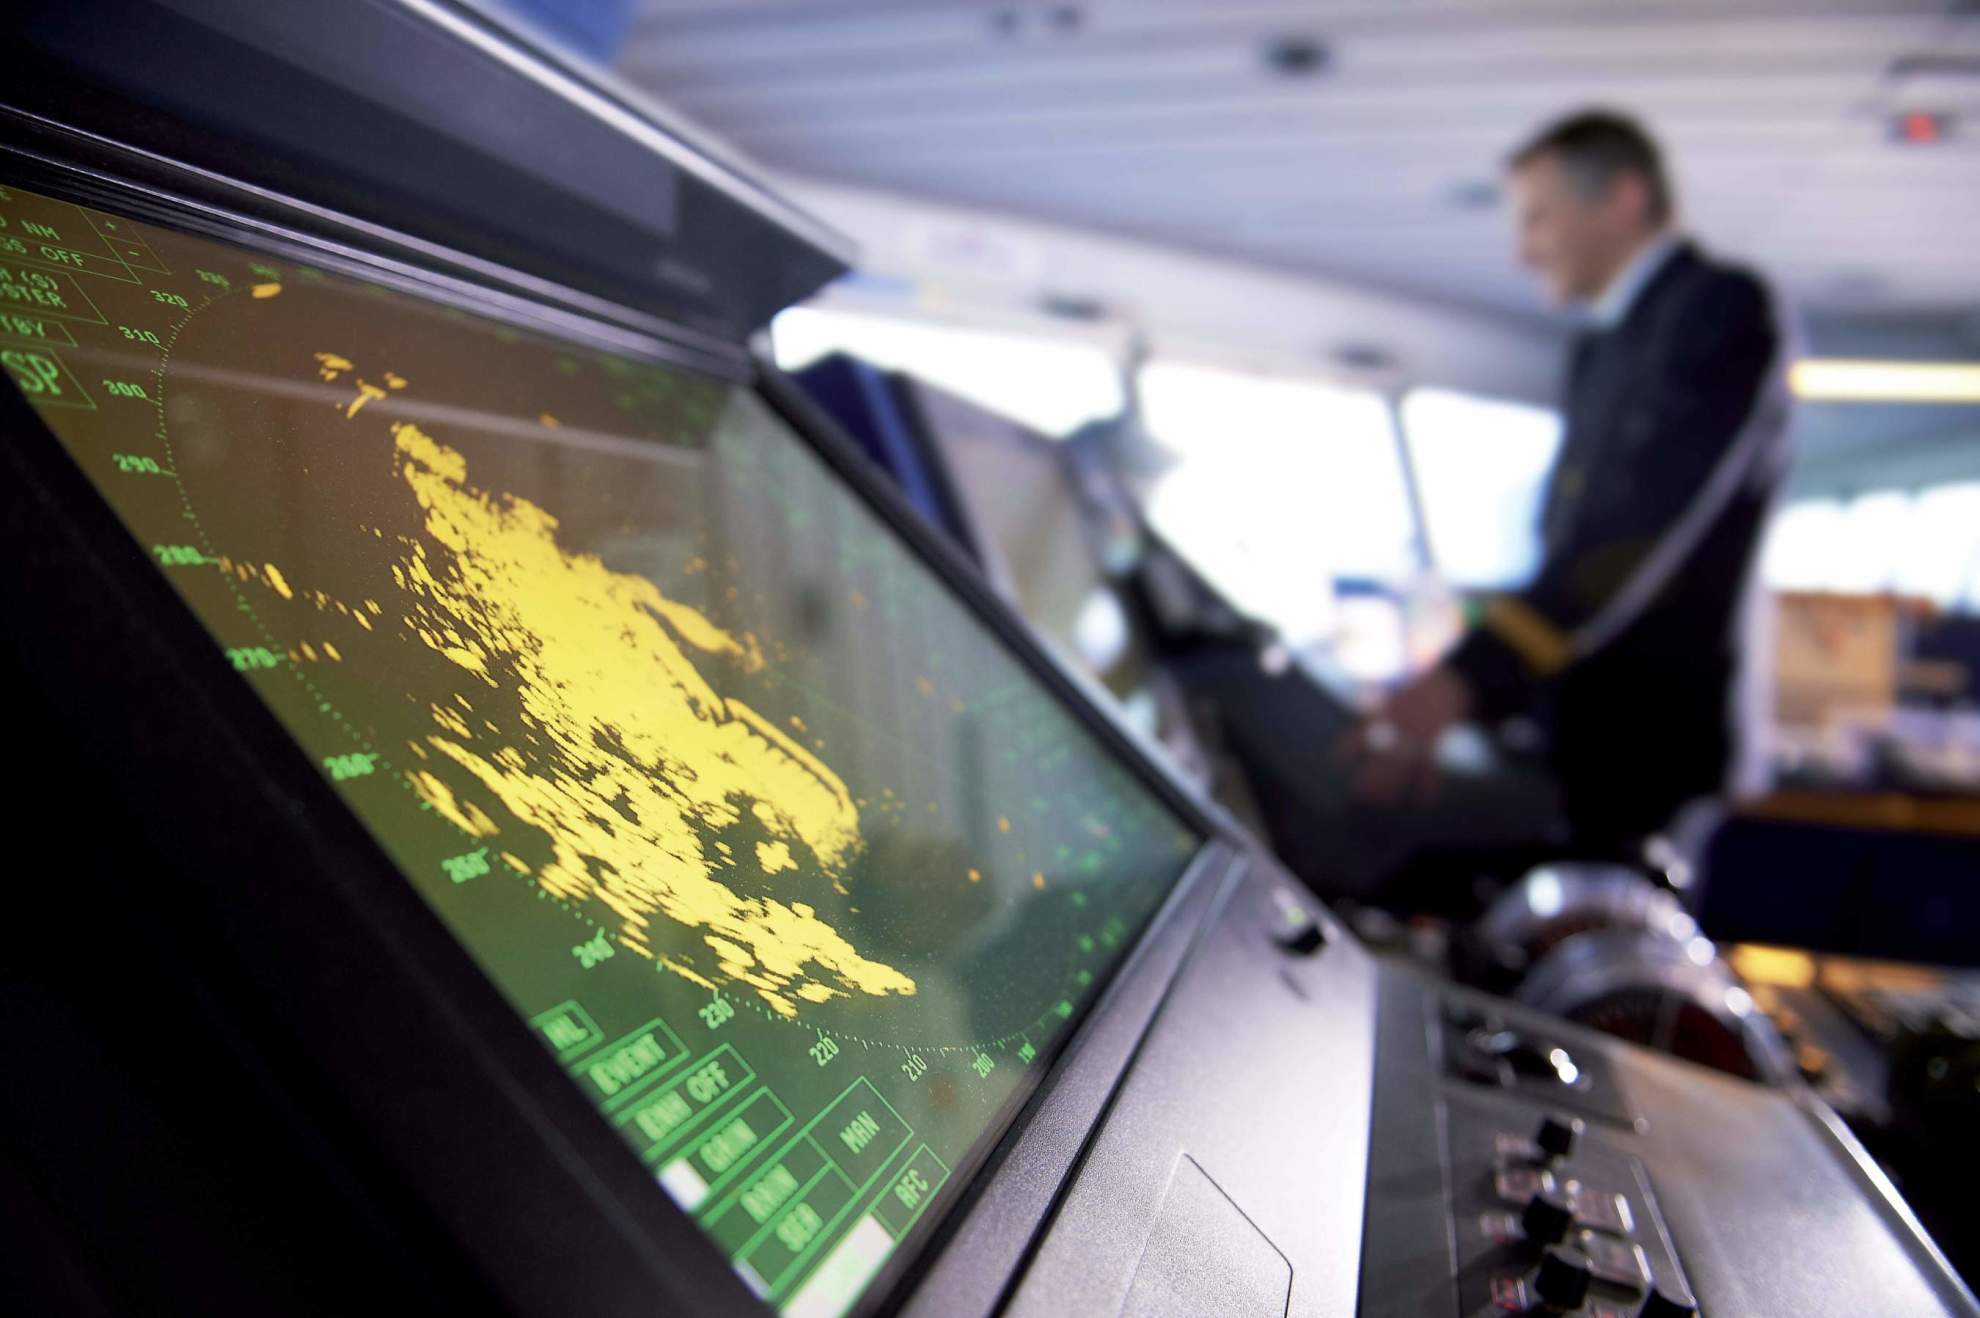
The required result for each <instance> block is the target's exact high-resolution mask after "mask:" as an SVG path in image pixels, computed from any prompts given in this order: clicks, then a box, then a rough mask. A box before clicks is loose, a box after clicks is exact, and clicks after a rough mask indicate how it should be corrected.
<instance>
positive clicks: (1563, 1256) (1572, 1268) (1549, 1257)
mask: <svg viewBox="0 0 1980 1318" xmlns="http://www.w3.org/2000/svg"><path fill="white" fill-rule="evenodd" d="M1591 1280H1593V1274H1592V1273H1590V1271H1589V1269H1588V1260H1587V1259H1585V1258H1583V1257H1582V1255H1581V1251H1580V1250H1577V1249H1569V1248H1568V1247H1567V1246H1565V1245H1550V1246H1548V1247H1547V1252H1546V1253H1545V1254H1542V1255H1541V1256H1540V1266H1539V1267H1538V1268H1536V1269H1535V1270H1534V1273H1533V1294H1534V1295H1535V1296H1536V1297H1537V1298H1538V1299H1539V1301H1540V1304H1541V1306H1542V1307H1543V1308H1545V1309H1547V1310H1550V1311H1552V1312H1555V1313H1567V1312H1569V1311H1571V1310H1574V1309H1579V1308H1580V1307H1581V1304H1582V1301H1584V1300H1586V1299H1587V1298H1588V1283H1589V1282H1590V1281H1591Z"/></svg>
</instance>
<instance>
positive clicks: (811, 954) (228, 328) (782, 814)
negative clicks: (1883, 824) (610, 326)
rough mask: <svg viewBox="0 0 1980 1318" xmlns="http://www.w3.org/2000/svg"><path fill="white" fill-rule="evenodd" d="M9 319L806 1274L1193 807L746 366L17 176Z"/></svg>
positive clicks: (427, 855)
mask: <svg viewBox="0 0 1980 1318" xmlns="http://www.w3.org/2000/svg"><path fill="white" fill-rule="evenodd" d="M0 363H4V365H5V368H6V371H7V374H8V376H9V378H10V379H11V380H12V382H13V384H14V385H15V386H16V387H17V388H19V390H20V391H21V393H22V394H23V395H24V396H25V397H26V398H27V400H28V401H29V403H31V404H32V405H33V406H34V407H35V408H36V409H37V411H38V412H39V415H40V416H41V417H42V419H43V420H44V422H45V423H46V425H47V427H48V429H49V430H50V431H52V432H53V434H54V435H55V437H56V438H57V440H58V441H59V442H60V443H61V445H62V446H63V447H64V448H65V449H66V450H67V452H68V453H69V454H70V456H71V457H72V458H73V459H74V461H75V462H76V463H77V464H78V465H79V466H80V467H81V469H82V471H83V472H84V473H85V474H86V475H87V477H88V479H89V480H90V481H91V483H92V484H94V485H95V486H96V487H97V488H98V489H99V490H100V491H101V493H102V494H103V496H104V498H105V500H106V501H107V502H108V504H109V506H110V507H111V509H113V510H114V512H115V513H116V515H117V517H118V518H119V519H120V520H121V521H122V522H123V524H124V525H125V526H127V527H128V529H129V530H130V532H131V534H132V535H133V536H134V537H135V538H136V540H137V541H138V543H139V544H140V545H141V546H142V548H143V550H144V552H145V553H146V554H147V555H148V556H149V557H150V559H151V561H152V562H153V563H154V565H155V566H156V569H157V570H158V571H159V572H161V573H163V574H164V575H165V576H166V578H167V579H168V580H169V581H170V583H171V584H172V586H173V587H175V588H176V591H177V593H178V594H179V595H180V596H181V597H182V598H183V599H184V601H185V603H186V604H187V605H188V606H189V607H190V608H191V610H192V611H193V613H194V614H195V615H196V616H197V617H198V618H199V619H200V621H201V622H202V623H203V625H204V627H205V628H206V630H207V631H208V632H209V633H210V634H211V636H212V638H213V643H214V645H213V657H212V662H213V664H214V665H215V667H216V671H222V670H231V671H232V672H233V673H236V674H238V680H240V681H243V682H246V683H247V684H249V686H251V687H252V688H253V690H254V691H255V692H256V693H257V694H258V695H259V696H260V697H261V699H262V700H264V701H265V702H266V703H267V704H268V706H269V707H270V708H272V709H273V711H274V712H275V714H276V715H277V716H278V718H279V719H280V720H281V722H282V723H283V725H284V726H285V727H286V728H287V730H288V732H289V733H290V734H291V735H292V736H293V738H294V740H295V743H296V745H297V747H298V752H299V754H300V755H302V756H304V757H306V762H307V763H308V764H309V765H310V766H313V768H314V769H315V771H317V772H319V773H321V775H322V776H323V777H324V779H326V780H327V782H328V783H329V784H330V785H331V787H332V788H333V789H334V790H335V791H336V792H337V793H338V794H339V795H340V796H341V797H342V799H343V800H344V801H345V802H346V803H347V804H348V805H349V808H350V809H351V810H352V811H353V812H355V814H356V815H357V817H358V818H359V819H360V820H362V822H363V823H364V825H365V826H366V827H367V829H368V830H369V831H370V832H371V833H372V835H373V836H374V837H376V839H377V840H378V842H379V843H380V844H381V846H382V847H383V849H384V851H385V852H386V853H387V854H388V855H389V856H390V857H391V859H392V860H393V862H394V863H395V865H396V866H397V868H398V869H399V870H400V871H401V872H402V873H403V875H404V877H405V879H406V881H407V882H409V883H410V884H412V885H413V887H414V888H415V889H416V890H417V892H418V893H419V894H420V896H421V897H422V899H423V900H424V901H425V902H426V903H427V904H428V905H430V906H431V907H432V909H433V910H434V911H435V912H436V913H437V914H438V915H439V917H440V919H441V921H442V922H443V923H444V925H445V926H446V927H447V928H448V929H449V930H450V931H451V933H452V934H453V936H454V937H456V938H457V939H458V940H459V941H460V942H461V943H462V944H463V945H464V946H465V948H466V949H467V950H468V952H469V953H470V954H471V956H472V957H473V959H474V960H475V961H476V963H477V964H478V965H479V966H480V967H481V968H482V970H483V971H484V972H485V973H486V974H487V975H488V977H489V978H490V979H491V980H492V981H493V982H494V984H495V985H496V986H497V987H498V988H499V989H500V990H501V992H502V993H503V994H504V996H505V997H506V998H507V999H508V1001H509V1002H510V1003H511V1004H512V1005H513V1006H514V1008H515V1010H516V1012H517V1014H518V1016H519V1017H520V1018H521V1019H522V1020H523V1021H524V1022H526V1023H527V1026H528V1028H529V1029H530V1030H531V1031H533V1033H534V1034H535V1035H536V1037H537V1038H538V1039H539V1040H540V1041H541V1044H542V1046H543V1047H544V1048H546V1049H548V1050H550V1052H551V1053H553V1054H554V1056H555V1058H556V1059H557V1061H558V1062H559V1063H561V1064H562V1065H563V1067H564V1068H565V1070H566V1071H567V1072H568V1074H569V1076H570V1079H571V1083H573V1084H575V1085H577V1086H578V1087H579V1088H580V1089H581V1090H582V1091H583V1092H584V1093H585V1094H586V1095H587V1096H588V1097H589V1099H590V1100H591V1102H592V1103H593V1104H594V1105H595V1107H596V1109H597V1111H598V1113H599V1115H600V1119H601V1120H602V1121H604V1122H606V1123H609V1125H610V1126H611V1127H612V1128H613V1129H614V1130H616V1131H617V1132H618V1134H619V1135H620V1136H622V1137H623V1139H624V1140H625V1142H626V1143H627V1144H628V1145H629V1146H630V1147H631V1149H632V1150H633V1152H634V1154H635V1155H636V1156H637V1157H639V1158H640V1159H642V1160H644V1162H645V1164H646V1166H647V1167H648V1168H650V1170H651V1173H652V1175H653V1177H654V1179H655V1181H656V1182H657V1183H658V1185H659V1186H660V1187H662V1188H663V1189H664V1190H665V1192H666V1193H667V1194H669V1195H670V1196H671V1197H672V1198H673V1199H674V1201H675V1202H677V1203H678V1204H679V1205H680V1207H681V1208H682V1209H683V1210H684V1211H685V1212H686V1213H688V1214H689V1215H691V1216H692V1217H693V1219H694V1220H695V1221H696V1222H697V1223H698V1224H699V1225H700V1227H701V1228H702V1229H703V1231H704V1232H705V1233H706V1235H707V1236H708V1238H709V1239H710V1240H711V1241H713V1243H714V1245H715V1246H716V1247H717V1248H719V1249H720V1250H721V1251H722V1252H723V1253H724V1254H725V1255H726V1256H727V1257H728V1258H729V1259H730V1260H731V1262H732V1264H733V1266H734V1267H735V1269H736V1271H737V1272H738V1273H739V1274H740V1275H741V1277H742V1278H743V1280H744V1281H745V1282H746V1283H747V1284H748V1285H749V1286H750V1287H751V1288H752V1289H753V1290H754V1291H755V1292H756V1293H757V1294H758V1295H760V1296H762V1297H763V1298H764V1299H765V1300H766V1301H767V1302H768V1303H769V1304H771V1305H772V1306H774V1307H776V1308H778V1309H780V1310H781V1311H783V1312H785V1313H788V1314H836V1313H840V1312H843V1311H845V1310H846V1309H848V1308H850V1307H852V1306H853V1305H855V1304H856V1303H857V1302H858V1301H859V1299H860V1298H861V1296H862V1294H863V1293H864V1292H865V1291H866V1290H867V1289H868V1287H869V1286H870V1284H871V1282H872V1280H873V1279H874V1277H875V1276H876V1274H877V1273H878V1271H879V1270H880V1268H881V1267H882V1265H883V1264H884V1263H885V1262H886V1260H887V1258H888V1257H889V1255H891V1254H892V1253H894V1252H895V1250H896V1247H897V1245H898V1244H899V1242H901V1241H902V1240H903V1238H905V1237H907V1236H908V1235H909V1233H910V1232H912V1231H914V1230H915V1228H916V1227H917V1224H924V1225H925V1224H926V1223H927V1222H930V1221H932V1220H933V1216H932V1215H933V1214H936V1213H939V1212H940V1211H941V1205H942V1204H943V1202H944V1200H945V1198H947V1197H949V1196H951V1195H953V1194H954V1193H955V1192H956V1191H957V1190H958V1189H959V1182H960V1180H961V1179H962V1178H961V1175H960V1174H959V1170H960V1169H963V1168H964V1167H965V1164H969V1163H972V1162H973V1161H974V1160H976V1159H977V1157H978V1156H979V1155H980V1154H981V1152H982V1150H983V1149H984V1148H985V1147H986V1146H987V1143H988V1142H989V1141H990V1140H991V1139H992V1138H994V1136H995V1135H996V1133H997V1130H998V1128H999V1127H1000V1126H1001V1124H1002V1123H1003V1121H1004V1120H1005V1119H1006V1117H1007V1115H1008V1113H1009V1112H1010V1111H1011V1109H1012V1107H1013V1105H1014V1103H1015V1101H1016V1097H1017V1096H1018V1095H1019V1094H1021V1093H1022V1092H1025V1091H1027V1090H1028V1089H1029V1088H1030V1087H1031V1085H1032V1083H1033V1082H1034V1081H1035V1079H1036V1077H1037V1075H1038V1074H1039V1072H1040V1071H1041V1069H1042V1068H1043V1067H1044V1066H1045V1065H1046V1064H1047V1063H1048V1062H1049V1060H1050V1059H1051V1057H1052V1056H1053V1055H1054V1052H1055V1049H1056V1048H1057V1046H1058V1045H1059V1044H1060V1043H1061V1042H1062V1040H1063V1037H1064V1035H1065V1034H1066V1032H1067V1031H1068V1030H1069V1028H1070V1027H1071V1025H1072V1024H1073V1022H1074V1021H1075V1020H1076V1019H1077V1018H1078V1017H1079V1015H1080V1014H1081V1012H1082V1010H1083V1009H1084V1007H1085V1005H1086V1004H1087V1003H1088V1002H1089V1001H1090V1000H1091V999H1092V998H1093V996H1094V995H1095V994H1096V993H1097V992H1098V991H1099V989H1100V987H1101V985H1102V984H1103V982H1104V981H1105V980H1106V979H1107V977H1108V975H1109V973H1110V972H1111V971H1112V970H1113V969H1114V968H1115V966H1116V965H1117V963H1118V962H1119V961H1120V959H1121V958H1122V957H1123V956H1124V955H1125V954H1126V951H1127V949H1128V946H1129V944H1130V943H1131V942H1132V941H1133V939H1134V938H1135V936H1136V934H1137V932H1138V930H1139V929H1140V928H1141V927H1142V926H1143V925H1144V924H1145V923H1146V922H1147V920H1148V919H1149V917H1150V916H1151V915H1152V913H1153V912H1154V910H1155V909H1156V907H1157V906H1158V904H1159V903H1160V902H1161V900H1162V899H1163V897H1164V896H1165V895H1166V893H1167V891H1168V890H1169V889H1170V887H1171V886H1172V885H1173V884H1174V882H1175V881H1176V879H1177V878H1178V877H1179V875H1180V874H1181V873H1182V871H1183V869H1184V868H1185V867H1186V865H1187V863H1188V861H1189V859H1190V857H1191V856H1192V855H1193V854H1194V853H1195V851H1196V850H1197V849H1198V847H1199V845H1200V843H1201V840H1202V839H1201V838H1200V837H1199V836H1198V835H1197V834H1196V833H1194V832H1193V831H1192V830H1191V829H1190V828H1189V827H1188V826H1187V825H1186V823H1185V822H1184V821H1183V820H1182V819H1181V818H1179V817H1178V816H1177V815H1175V814H1174V813H1173V812H1171V810H1170V809H1169V808H1167V807H1166V806H1165V805H1163V804H1162V803H1161V802H1160V800H1159V799H1158V798H1157V797H1156V796H1155V795H1154V794H1153V793H1152V791H1151V790H1150V789H1149V788H1148V787H1147V786H1146V785H1145V784H1144V783H1143V782H1142V780H1140V779H1139V778H1136V777H1134V776H1133V775H1132V774H1131V772H1130V771H1129V770H1128V769H1127V768H1126V767H1125V766H1124V765H1122V764H1121V763H1119V762H1117V761H1116V759H1115V758H1114V756H1113V755H1112V754H1111V753H1110V752H1109V751H1107V750H1106V749H1104V748H1103V746H1102V745H1101V744H1100V743H1099V742H1098V741H1097V740H1096V739H1095V738H1094V737H1093V735H1092V734H1091V733H1090V732H1089V731H1088V730H1087V729H1085V728H1084V727H1082V726H1081V724H1080V723H1079V722H1078V721H1077V719H1076V718H1075V716H1074V715H1073V714H1071V713H1070V712H1069V711H1068V710H1066V709H1065V708H1064V707H1063V706H1062V705H1061V703H1060V702H1059V700H1058V699H1057V698H1055V697H1054V696H1053V695H1051V694H1050V693H1049V692H1048V691H1047V689H1046V688H1045V687H1044V686H1043V685H1042V684H1041V682H1040V681H1039V680H1038V679H1037V678H1036V677H1035V676H1034V675H1033V674H1032V673H1031V672H1029V671H1028V670H1027V669H1026V668H1025V667H1023V665H1022V664H1021V663H1020V662H1019V661H1018V660H1017V659H1016V658H1015V657H1013V656H1012V655H1011V654H1010V653H1009V652H1008V651H1007V650H1006V648H1005V647H1004V646H1003V645H1002V644H1001V643H1000V642H999V641H997V640H996V639H995V637H994V635H993V634H992V633H991V632H990V631H989V629H988V628H987V627H986V626H985V625H984V624H983V623H982V622H980V621H979V620H978V619H977V618H976V617H975V616H974V615H973V614H971V613H970V612H969V611H968V609H967V608H966V607H965V606H964V605H963V604H962V603H961V602H959V601H958V600H957V599H956V598H955V597H954V596H953V595H952V594H951V593H950V591H949V590H948V589H947V588H946V587H945V586H944V585H943V584H942V583H941V582H940V581H939V579H938V578H937V577H936V576H935V575H934V574H933V573H932V572H931V571H930V570H929V569H928V568H927V567H926V566H925V565H924V564H923V563H922V562H921V561H920V560H919V559H917V558H916V557H914V556H913V554H912V553H911V552H910V551H909V550H908V549H907V548H906V547H905V546H904V544H903V543H902V542H901V541H900V540H899V539H897V538H896V536H895V535H894V533H893V532H892V531H891V530H890V529H889V528H888V527H887V526H886V525H885V524H884V523H883V522H882V521H880V520H879V518H878V517H877V516H876V515H875V514H874V513H873V512H872V511H871V510H870V509H869V508H868V507H867V506H866V505H865V504H864V503H863V502H861V501H860V499H859V498H858V497H857V496H856V495H855V494H854V493H853V492H852V491H851V490H850V489H849V488H848V487H846V486H845V485H843V484H842V482H841V481H840V480H839V479H838V478H837V477H836V476H834V475H833V474H832V473H831V472H830V470H829V469H828V468H827V467H826V466H825V465H824V463H823V461H822V460H821V459H820V458H819V457H818V455H817V454H815V453H814V452H813V451H812V450H811V449H810V448H808V447H807V446H806V445H805V444H804V443H803V442H802V441H801V440H800V439H799V438H798V437H797V436H796V435H794V434H793V433H792V432H791V431H790V430H789V429H788V428H787V426H786V424H785V423H784V422H783V421H782V420H781V419H780V418H779V417H778V416H777V414H775V413H774V412H773V411H772V410H771V409H770V408H769V407H768V406H767V405H766V404H764V403H763V402H762V401H761V399H760V398H758V397H757V395H755V394H754V393H753V392H751V391H750V390H748V389H746V388H740V387H737V386H735V385H732V384H727V383H723V382H719V381H715V380H711V379H707V378H703V377H700V376H697V375H693V374H690V373H688V372H685V371H682V370H679V369H674V368H670V367H663V366H659V365H654V364H651V363H647V362H641V361H635V360H630V359H626V358H623V357H617V356H612V355H609V354H605V353H601V352H599V351H596V350H594V349H592V348H589V347H584V346H579V345H578V344H576V343H575V342H567V341H563V340H559V339H555V338H551V337H547V336H545V335H543V334H540V333H537V332H535V331H533V330H528V329H523V328H519V327H517V326H514V325H510V324H507V323H504V322H500V321H497V320H493V319H486V318H482V317H480V316H477V315H473V314H469V313H467V312H464V311H461V310H459V309H457V308H454V307H452V306H446V305H442V304H440V303H438V302H434V301H429V300H427V299H424V298H421V297H418V296H416V295H413V294H408V293H405V292H401V291H398V290H395V289H391V288H387V287H385V286H382V285H377V284H371V283H368V282H362V281H359V280H355V279H351V278H346V277H343V276H340V275H336V274H332V273H327V272H324V271H319V270H314V269H309V268H305V267H301V266H298V265H295V264H292V263H288V262H286V261H280V260H275V259H272V258H270V257H266V256H264V255H262V254H260V253H257V252H255V251H251V250H247V249H245V248H240V247H235V246H231V245H227V244H223V243H220V242H216V241H211V240H208V239H205V238H199V237H194V236H191V235H189V234H187V233H182V232H179V231H176V230H173V229H168V228H162V227H156V226H153V225H150V224H140V223H138V222H135V221H133V220H131V219H128V218H126V217H123V216H120V215H114V214H110V213H107V212H104V211H101V210H94V209H87V208H84V207H80V206H77V205H72V204H70V203H68V202H64V201H58V200H55V199H52V198H49V197H45V196H40V195H36V194H34V193H30V192H27V191H24V190H20V189H16V188H6V189H0ZM229 680H233V679H232V678H229Z"/></svg>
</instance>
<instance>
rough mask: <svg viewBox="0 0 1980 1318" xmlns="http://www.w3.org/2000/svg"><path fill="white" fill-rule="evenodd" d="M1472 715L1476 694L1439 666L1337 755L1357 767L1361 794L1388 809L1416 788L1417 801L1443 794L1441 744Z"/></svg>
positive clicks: (1374, 716)
mask: <svg viewBox="0 0 1980 1318" xmlns="http://www.w3.org/2000/svg"><path fill="white" fill-rule="evenodd" d="M1470 712H1471V688H1470V687H1469V686H1468V685H1466V683H1465V680H1464V678H1463V677H1461V676H1459V675H1458V673H1457V672H1456V671H1455V670H1454V669H1451V668H1448V667H1445V666H1443V665H1439V666H1437V667H1435V668H1432V669H1431V670H1430V671H1428V672H1426V673H1424V674H1423V675H1422V676H1421V677H1418V678H1417V679H1416V680H1415V681H1413V682H1411V683H1409V684H1408V685H1407V686H1405V687H1403V688H1402V689H1401V690H1399V691H1397V692H1396V693H1395V694H1394V695H1392V696H1390V697H1389V698H1388V699H1387V700H1385V701H1383V702H1382V704H1381V705H1380V706H1379V707H1377V708H1376V709H1375V710H1374V711H1373V712H1371V713H1370V714H1368V715H1367V717H1365V718H1363V719H1362V720H1361V721H1360V722H1359V723H1357V724H1356V725H1355V727H1354V729H1353V730H1352V731H1351V732H1349V733H1348V735H1347V737H1346V738H1345V739H1344V740H1343V741H1342V743H1341V745H1340V746H1339V747H1337V748H1336V750H1335V759H1336V760H1337V761H1338V762H1341V763H1344V764H1347V763H1351V764H1353V765H1354V767H1355V792H1356V794H1357V795H1359V796H1361V797H1362V798H1363V799H1365V800H1369V801H1378V802H1382V803H1384V804H1388V803H1392V802H1394V801H1397V800H1400V799H1401V798H1402V796H1403V794H1404V792H1405V791H1407V790H1409V789H1410V788H1412V787H1414V789H1415V793H1416V796H1417V799H1419V800H1422V801H1429V800H1431V799H1433V798H1434V797H1435V796H1436V794H1437V758H1436V755H1437V739H1438V738H1439V737H1441V736H1443V735H1444V731H1445V730H1446V729H1447V728H1449V727H1451V725H1453V724H1455V723H1458V722H1461V721H1462V720H1463V719H1464V718H1465V716H1466V715H1468V714H1470Z"/></svg>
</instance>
